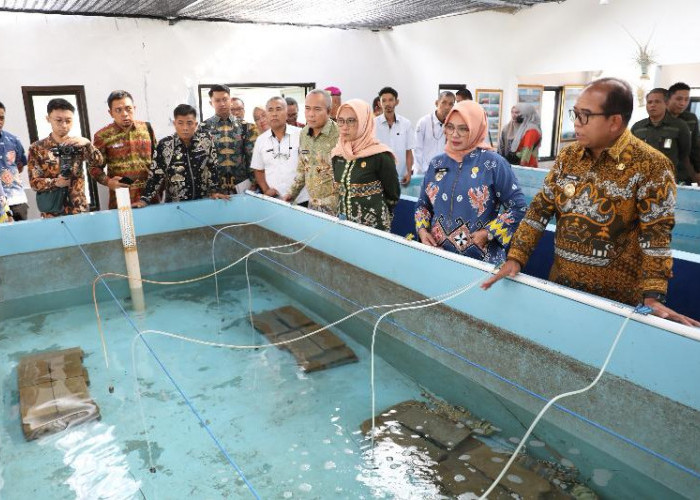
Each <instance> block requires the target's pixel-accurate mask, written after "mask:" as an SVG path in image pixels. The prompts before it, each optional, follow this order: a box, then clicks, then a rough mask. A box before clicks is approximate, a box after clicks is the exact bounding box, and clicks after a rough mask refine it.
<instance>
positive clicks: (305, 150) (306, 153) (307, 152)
mask: <svg viewBox="0 0 700 500" xmlns="http://www.w3.org/2000/svg"><path fill="white" fill-rule="evenodd" d="M299 152H300V153H301V154H303V155H308V154H309V150H308V149H302V150H301V151H299Z"/></svg>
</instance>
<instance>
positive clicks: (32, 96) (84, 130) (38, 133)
mask: <svg viewBox="0 0 700 500" xmlns="http://www.w3.org/2000/svg"><path fill="white" fill-rule="evenodd" d="M22 97H23V99H24V112H25V114H26V116H27V128H28V130H29V140H30V141H31V142H36V141H38V140H39V139H44V138H46V137H48V136H49V134H50V133H51V125H50V124H49V122H48V121H47V120H46V117H47V113H46V106H47V105H48V103H49V101H50V100H51V99H56V98H62V99H65V100H66V101H68V102H69V103H71V104H72V105H73V106H74V107H75V113H74V114H73V127H72V128H71V132H70V135H79V136H82V137H86V138H88V139H90V140H92V136H91V134H90V123H89V122H88V113H87V103H86V99H85V87H84V86H83V85H61V86H51V87H22ZM83 176H84V178H85V196H86V197H87V200H88V205H89V207H90V211H93V210H99V209H100V200H99V198H98V196H97V182H96V181H95V179H93V178H92V177H90V176H89V175H88V173H87V169H86V168H84V167H83Z"/></svg>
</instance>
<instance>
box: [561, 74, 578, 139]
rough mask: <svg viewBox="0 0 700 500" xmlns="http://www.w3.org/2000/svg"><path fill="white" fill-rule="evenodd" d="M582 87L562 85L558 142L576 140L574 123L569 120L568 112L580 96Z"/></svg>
mask: <svg viewBox="0 0 700 500" xmlns="http://www.w3.org/2000/svg"><path fill="white" fill-rule="evenodd" d="M582 91H583V85H564V88H563V89H562V97H561V103H562V104H561V116H560V117H559V123H560V124H561V125H560V127H559V142H571V141H575V140H576V132H575V131H574V122H572V121H571V120H569V110H570V109H571V108H573V107H574V104H575V103H576V99H578V96H579V95H581V92H582Z"/></svg>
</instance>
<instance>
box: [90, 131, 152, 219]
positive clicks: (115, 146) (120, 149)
mask: <svg viewBox="0 0 700 500" xmlns="http://www.w3.org/2000/svg"><path fill="white" fill-rule="evenodd" d="M93 144H94V145H95V147H96V148H97V149H99V150H100V153H102V157H103V158H104V164H103V165H101V166H100V167H94V168H91V169H90V176H91V177H92V178H93V179H95V180H96V181H97V182H99V183H100V184H102V185H103V186H106V185H107V181H108V180H109V178H111V177H115V176H119V177H128V178H130V179H132V180H133V181H134V182H133V184H131V185H130V186H129V195H130V196H131V202H132V203H135V202H137V201H139V200H140V199H141V194H142V192H143V190H144V188H145V187H146V182H147V181H148V171H149V170H150V168H151V161H152V159H153V145H154V144H155V137H151V132H150V130H149V127H148V125H147V124H146V122H140V121H134V123H133V125H132V126H131V127H130V128H129V129H128V130H123V129H122V128H121V127H119V126H118V125H117V124H116V123H111V124H109V125H107V126H106V127H104V128H102V129H100V130H98V131H97V133H95V137H94V140H93ZM105 166H106V167H107V172H106V173H105V168H104V167H105ZM109 208H110V209H112V208H117V196H116V193H115V192H114V191H113V190H111V189H110V191H109Z"/></svg>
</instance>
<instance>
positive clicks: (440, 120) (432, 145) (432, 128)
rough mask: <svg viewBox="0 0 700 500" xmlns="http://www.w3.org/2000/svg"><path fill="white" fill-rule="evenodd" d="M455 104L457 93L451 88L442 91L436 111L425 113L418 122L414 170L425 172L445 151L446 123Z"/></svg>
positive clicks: (436, 102) (420, 172)
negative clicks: (451, 90)
mask: <svg viewBox="0 0 700 500" xmlns="http://www.w3.org/2000/svg"><path fill="white" fill-rule="evenodd" d="M454 105H455V95H454V94H453V93H452V92H450V91H449V90H443V91H442V92H440V96H439V97H438V100H437V101H435V107H436V109H435V111H433V112H432V113H430V114H427V115H425V116H424V117H423V118H421V119H420V120H418V123H417V124H416V148H415V151H416V154H415V157H416V161H415V164H414V165H415V167H414V170H415V171H416V172H417V173H419V174H424V173H425V172H426V171H427V170H428V165H429V164H430V160H432V159H433V158H435V157H436V156H437V155H439V154H442V153H443V152H444V151H445V132H444V130H443V129H442V126H443V125H444V124H445V118H447V113H449V112H450V110H451V109H452V106H454Z"/></svg>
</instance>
